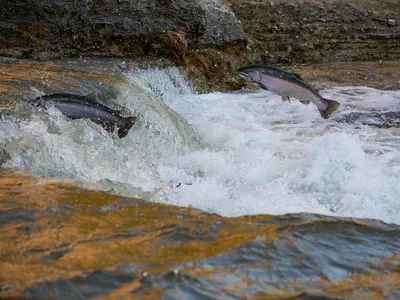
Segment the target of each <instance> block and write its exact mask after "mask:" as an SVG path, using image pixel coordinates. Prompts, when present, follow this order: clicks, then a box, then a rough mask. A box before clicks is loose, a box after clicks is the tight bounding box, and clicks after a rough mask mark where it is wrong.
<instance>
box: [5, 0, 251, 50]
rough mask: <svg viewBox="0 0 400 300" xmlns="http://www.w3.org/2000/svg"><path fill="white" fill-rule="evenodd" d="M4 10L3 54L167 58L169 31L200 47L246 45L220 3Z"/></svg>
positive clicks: (138, 1) (88, 3) (101, 3)
mask: <svg viewBox="0 0 400 300" xmlns="http://www.w3.org/2000/svg"><path fill="white" fill-rule="evenodd" d="M0 7H1V10H0V56H12V57H19V58H21V57H23V58H51V57H62V56H89V55H90V56H133V55H148V54H158V53H157V52H159V51H160V52H161V53H160V54H165V53H163V50H164V49H165V47H164V45H163V44H168V42H169V43H170V44H174V42H175V41H174V40H172V41H171V40H167V41H166V42H165V39H162V38H161V39H160V37H163V35H164V34H165V33H166V32H168V31H173V32H178V33H179V35H178V37H179V36H181V37H183V38H184V39H185V40H187V41H189V45H190V46H191V47H196V48H202V47H207V46H213V47H216V46H223V45H229V44H243V43H245V38H244V33H243V29H242V26H241V24H240V22H238V21H237V20H236V18H235V16H234V14H233V13H232V12H231V11H230V10H229V9H228V8H227V7H225V6H224V5H222V4H221V3H220V2H219V1H216V0H197V1H194V0H118V1H115V0H85V1H66V0H57V1H55V0H30V1H25V0H24V1H21V0H16V1H9V0H0ZM163 41H164V43H162V42H163ZM160 42H161V44H162V45H161V46H160V45H157V44H159V43H160Z"/></svg>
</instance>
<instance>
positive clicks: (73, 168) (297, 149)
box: [0, 68, 400, 224]
mask: <svg viewBox="0 0 400 300" xmlns="http://www.w3.org/2000/svg"><path fill="white" fill-rule="evenodd" d="M126 77H127V79H128V80H129V81H130V82H131V84H136V85H139V86H141V87H142V88H143V89H144V90H146V91H147V92H148V93H151V94H153V96H155V97H157V98H158V99H160V100H161V101H162V102H163V104H162V105H166V106H168V109H169V108H170V109H172V110H173V111H175V112H176V113H177V115H179V117H181V118H182V119H183V120H185V122H187V123H188V124H186V125H187V126H189V127H190V130H192V131H190V132H193V133H194V134H195V135H196V137H189V138H193V139H194V140H196V141H201V142H198V144H201V146H199V145H198V144H197V142H196V143H184V144H185V149H184V151H183V150H182V149H180V146H181V145H183V143H182V142H181V141H180V139H179V138H178V139H176V138H175V136H172V137H169V136H168V132H169V130H168V128H169V127H168V126H170V125H169V124H170V123H168V122H165V123H163V124H161V125H159V129H157V130H156V131H154V132H159V131H162V130H163V129H165V130H164V131H165V134H164V135H162V134H161V135H159V136H158V137H157V138H153V137H148V136H146V130H151V128H153V127H154V126H156V127H157V124H160V122H164V121H163V120H164V119H166V118H170V116H168V115H162V114H158V115H157V118H159V120H158V119H157V120H158V121H154V123H152V122H151V119H152V118H153V117H154V118H155V117H156V116H155V115H154V116H153V115H149V116H147V117H145V118H147V120H150V121H149V122H147V123H146V122H144V123H142V125H143V124H148V125H147V127H146V126H142V127H140V124H139V125H138V126H139V127H136V129H135V127H133V128H132V130H131V132H130V133H129V134H128V136H127V137H126V138H124V139H121V140H119V139H117V138H115V137H110V136H109V135H107V134H105V133H104V132H101V131H100V130H99V129H98V128H97V126H96V125H95V124H92V123H91V122H89V121H85V120H78V121H73V122H71V121H70V120H67V119H66V118H65V117H63V116H62V115H60V114H59V113H58V112H56V111H52V112H50V115H48V116H47V117H44V116H43V115H40V116H38V117H35V118H33V120H29V121H20V120H18V119H15V118H9V117H7V118H5V117H3V118H2V119H1V120H0V123H1V128H2V131H1V132H0V145H3V148H4V149H5V151H7V153H8V155H9V156H10V157H9V159H7V161H4V162H3V167H4V168H18V169H26V170H31V171H34V172H35V173H36V174H38V175H40V176H44V177H61V178H65V177H66V178H73V179H79V180H80V181H81V182H82V185H83V186H85V187H89V188H99V189H102V190H110V191H112V192H115V193H117V194H121V195H126V196H135V197H142V198H145V199H147V200H149V201H153V202H161V203H167V204H172V205H177V206H192V207H196V208H200V209H202V210H205V211H207V212H212V213H217V214H220V215H223V216H228V217H234V216H241V215H254V214H285V213H300V212H308V213H317V214H325V215H335V216H346V217H357V218H375V219H379V220H383V221H386V222H390V223H397V224H400V199H399V195H400V184H399V179H400V129H398V128H388V129H380V128H378V127H376V126H371V124H372V125H373V124H376V125H377V126H378V125H379V124H380V123H381V122H382V120H380V119H379V118H377V117H376V116H372V117H363V118H360V119H358V120H355V121H354V122H352V123H350V124H349V123H346V122H343V121H341V120H344V118H345V117H346V116H348V115H349V114H354V113H361V114H368V113H371V112H375V113H376V112H377V113H380V112H382V113H383V112H393V111H399V110H400V91H380V90H376V89H372V88H368V87H333V88H329V89H325V90H322V91H321V95H322V96H323V97H325V98H328V99H332V100H336V101H339V102H340V103H341V107H340V108H339V110H338V111H337V112H336V113H335V114H334V115H333V116H332V117H331V118H330V119H329V120H324V119H322V118H321V117H320V114H319V112H318V110H317V108H316V107H315V106H314V105H313V104H310V105H308V106H305V105H303V104H301V103H300V102H298V101H292V103H288V102H285V103H283V102H282V101H281V99H280V97H279V96H277V95H274V94H272V93H270V92H267V91H264V90H256V91H252V90H243V91H239V92H233V93H209V94H196V93H194V92H193V90H192V88H191V86H190V84H189V83H188V82H187V81H186V80H185V78H184V77H183V76H182V74H181V73H180V72H179V70H178V69H176V68H170V69H165V70H157V69H153V70H142V71H131V72H128V73H127V74H126ZM121 97H123V96H121ZM127 99H128V100H129V97H128V98H124V99H122V98H121V99H119V101H120V102H123V103H124V104H125V105H126V106H127V107H128V109H131V110H132V111H135V109H136V111H137V107H136V108H135V106H134V105H132V106H129V105H130V104H129V103H130V102H129V101H128V100H127ZM160 105H161V104H160ZM145 111H147V110H146V109H144V110H143V111H141V112H140V113H144V112H145ZM168 114H169V113H168ZM49 120H50V123H51V125H49ZM181 123H182V124H184V122H181ZM189 124H190V125H189ZM365 124H369V125H365ZM184 125H185V124H184ZM184 125H182V126H184ZM186 125H185V126H186ZM146 128H147V129H146ZM149 128H150V129H149ZM174 128H175V127H174ZM177 128H178V127H177ZM135 130H136V131H138V132H141V133H140V134H138V133H136V132H135ZM182 130H183V129H181V127H179V128H178V129H177V131H176V132H181V131H182ZM188 132H189V131H188ZM190 134H191V133H190ZM190 134H186V133H185V134H184V136H189V135H190ZM169 138H170V139H171V140H169ZM171 141H172V142H171ZM142 142H143V143H142Z"/></svg>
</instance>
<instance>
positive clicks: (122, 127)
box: [118, 117, 136, 138]
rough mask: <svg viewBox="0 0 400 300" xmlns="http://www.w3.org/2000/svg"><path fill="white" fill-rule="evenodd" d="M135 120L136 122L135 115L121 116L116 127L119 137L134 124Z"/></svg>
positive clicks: (123, 135) (124, 134)
mask: <svg viewBox="0 0 400 300" xmlns="http://www.w3.org/2000/svg"><path fill="white" fill-rule="evenodd" d="M135 122H136V117H127V118H123V119H122V121H121V122H120V124H119V128H118V136H119V138H123V137H125V136H126V135H127V134H128V132H129V129H131V128H132V126H133V125H134V124H135Z"/></svg>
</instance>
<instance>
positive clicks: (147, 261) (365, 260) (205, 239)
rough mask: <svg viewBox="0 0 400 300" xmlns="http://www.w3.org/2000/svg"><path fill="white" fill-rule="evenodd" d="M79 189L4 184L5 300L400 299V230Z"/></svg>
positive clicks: (1, 289) (35, 182)
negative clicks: (14, 299)
mask: <svg viewBox="0 0 400 300" xmlns="http://www.w3.org/2000/svg"><path fill="white" fill-rule="evenodd" d="M70 184H71V182H59V181H49V180H44V179H38V178H34V177H27V176H25V175H22V174H21V173H19V172H2V173H1V174H0V185H1V187H2V189H1V190H0V207H1V214H0V232H1V234H0V249H1V250H0V268H1V269H2V275H1V276H0V296H1V297H6V296H16V295H25V296H28V297H35V298H43V297H49V296H50V297H51V296H53V297H57V298H65V297H67V298H74V299H76V298H88V297H96V296H109V297H119V296H121V297H123V296H128V297H129V296H130V297H139V298H141V299H144V297H150V298H152V297H160V296H161V295H163V296H165V297H167V296H168V297H171V299H182V298H183V297H184V296H186V297H190V296H191V297H199V298H201V297H205V298H213V297H214V296H215V295H219V296H218V297H228V298H230V297H249V296H260V297H261V296H265V297H266V296H269V297H274V299H278V298H282V299H283V298H287V297H290V296H296V295H300V294H303V293H304V292H306V293H307V294H309V295H321V294H323V295H326V296H330V297H338V298H341V297H349V296H352V295H354V294H355V293H357V294H358V295H360V297H361V298H362V297H363V296H364V295H365V297H377V296H379V297H380V296H382V293H383V296H385V295H387V296H390V297H393V299H394V298H396V296H397V297H398V296H400V294H399V291H400V289H399V288H400V253H399V249H400V228H399V227H398V226H395V225H387V224H384V223H382V222H379V221H367V220H355V219H343V218H332V217H323V216H316V215H309V214H301V215H286V216H276V217H271V216H253V217H241V218H235V219H230V218H222V217H219V216H216V215H210V214H205V213H203V212H200V211H198V210H194V209H188V208H179V207H172V206H165V205H159V204H150V203H145V202H143V201H141V200H137V199H132V198H124V197H120V196H116V195H109V194H106V193H98V192H94V191H86V190H82V189H79V188H77V187H74V186H72V185H70ZM396 293H397V294H396ZM299 299H301V298H299Z"/></svg>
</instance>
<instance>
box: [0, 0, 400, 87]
mask: <svg viewBox="0 0 400 300" xmlns="http://www.w3.org/2000/svg"><path fill="white" fill-rule="evenodd" d="M1 2H4V3H0V4H1V5H2V7H3V8H5V9H2V11H1V12H0V16H1V20H2V21H0V56H6V57H14V58H26V59H39V60H53V59H56V58H57V59H58V58H65V57H131V58H132V57H134V58H138V57H144V56H146V57H148V56H153V57H167V58H169V59H170V60H171V61H173V62H174V63H176V64H178V65H180V66H181V67H182V69H183V70H184V71H185V73H186V74H187V75H188V76H189V77H190V78H191V79H192V80H193V81H194V83H195V85H196V87H197V88H198V89H199V90H201V91H204V90H226V89H238V88H241V87H243V86H245V84H246V83H245V82H244V81H242V80H241V79H240V78H238V77H237V76H236V73H235V70H236V68H237V67H238V66H241V65H245V64H254V63H262V64H268V65H276V66H284V67H286V68H289V70H291V69H299V68H309V65H310V64H320V63H329V64H331V65H332V64H335V66H334V68H337V65H336V64H338V63H346V62H352V61H364V62H365V61H374V62H380V61H389V62H392V61H396V60H397V61H398V59H399V57H400V15H399V13H398V12H399V11H400V2H399V1H396V0H351V1H344V0H322V1H316V0H275V1H265V0H260V1H249V0H235V1H231V0H225V1H215V0H198V1H187V0H168V1H155V0H151V1H144V0H142V1H135V2H134V3H133V2H132V1H118V2H114V1H108V0H103V1H88V2H84V3H82V4H81V5H79V6H75V5H72V4H71V3H70V2H69V1H53V0H46V1H39V0H34V1H30V2H29V3H21V2H9V1H5V0H2V1H1ZM383 64H387V63H383ZM340 65H342V64H339V65H338V66H340ZM389 65H391V63H389ZM395 66H396V63H395ZM389 69H396V67H389ZM361 71H362V68H361V69H360V72H361ZM385 72H386V71H385ZM389 72H390V71H389ZM322 73H323V72H322ZM386 73H387V72H386ZM398 75H399V74H398V72H397V73H396V71H395V73H394V79H390V78H388V79H386V80H389V81H390V82H389V83H387V82H385V83H384V84H379V82H378V81H377V82H375V83H372V85H371V84H369V81H368V80H367V81H366V85H370V86H375V87H379V88H385V87H386V86H390V87H391V88H392V87H394V88H396V87H397V88H400V83H399V82H398ZM356 77H359V76H358V75H357V76H356ZM361 77H362V74H361ZM364 77H365V76H364ZM318 79H321V78H318ZM396 80H397V81H396ZM347 84H350V85H351V84H353V85H354V84H359V80H356V78H354V80H352V79H351V78H349V77H347Z"/></svg>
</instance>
